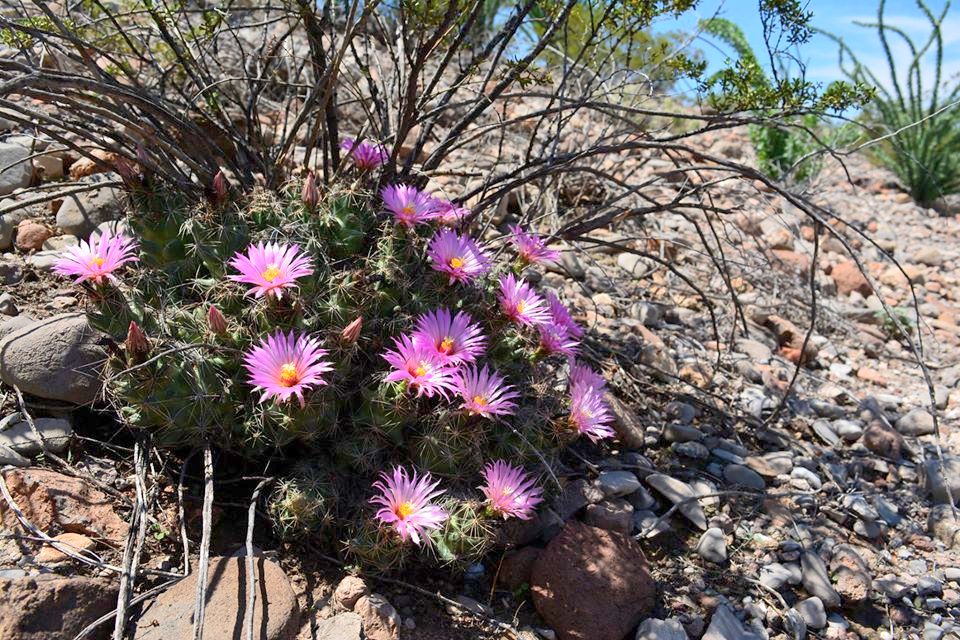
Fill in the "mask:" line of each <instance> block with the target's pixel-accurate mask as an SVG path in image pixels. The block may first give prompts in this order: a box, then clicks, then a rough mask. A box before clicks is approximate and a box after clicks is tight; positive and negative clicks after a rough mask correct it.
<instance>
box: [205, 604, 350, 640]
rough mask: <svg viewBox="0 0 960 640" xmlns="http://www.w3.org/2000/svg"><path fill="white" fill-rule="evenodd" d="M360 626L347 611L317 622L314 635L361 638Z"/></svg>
mask: <svg viewBox="0 0 960 640" xmlns="http://www.w3.org/2000/svg"><path fill="white" fill-rule="evenodd" d="M362 628H363V620H362V619H361V618H360V616H359V615H357V614H355V613H353V612H350V611H348V612H347V613H338V614H337V615H335V616H333V617H332V618H327V619H326V620H321V621H320V622H318V623H317V634H316V636H314V637H316V638H317V640H361V638H362V637H363V636H362V635H361V630H362ZM204 636H206V634H204Z"/></svg>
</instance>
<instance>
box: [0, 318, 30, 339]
mask: <svg viewBox="0 0 960 640" xmlns="http://www.w3.org/2000/svg"><path fill="white" fill-rule="evenodd" d="M34 322H36V321H35V320H34V319H33V318H31V317H30V316H28V315H25V314H20V315H18V316H14V317H12V318H10V319H9V320H4V321H3V322H0V340H2V339H3V338H5V337H6V336H7V335H9V334H11V333H13V332H14V331H16V330H17V329H21V328H23V327H26V326H27V325H30V324H33V323H34Z"/></svg>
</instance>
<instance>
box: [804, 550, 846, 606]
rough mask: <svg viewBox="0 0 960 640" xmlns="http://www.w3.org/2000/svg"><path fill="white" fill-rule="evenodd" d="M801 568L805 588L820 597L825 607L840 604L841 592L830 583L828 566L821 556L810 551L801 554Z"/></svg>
mask: <svg viewBox="0 0 960 640" xmlns="http://www.w3.org/2000/svg"><path fill="white" fill-rule="evenodd" d="M800 570H801V571H802V580H803V588H804V589H806V590H807V593H809V594H810V595H814V596H817V597H818V598H820V600H821V601H823V605H824V606H825V607H830V608H833V607H838V606H840V594H839V593H837V591H836V589H834V588H833V585H832V584H830V576H828V575H827V566H826V565H825V564H824V563H823V560H822V559H821V558H820V556H818V555H817V554H815V553H812V552H809V551H808V552H806V553H804V554H803V555H801V556H800Z"/></svg>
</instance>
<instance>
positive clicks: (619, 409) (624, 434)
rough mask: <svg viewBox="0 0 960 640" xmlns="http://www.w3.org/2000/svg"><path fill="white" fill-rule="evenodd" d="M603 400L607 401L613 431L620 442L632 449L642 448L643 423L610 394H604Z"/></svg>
mask: <svg viewBox="0 0 960 640" xmlns="http://www.w3.org/2000/svg"><path fill="white" fill-rule="evenodd" d="M604 399H605V400H606V401H607V406H608V407H609V408H610V411H611V413H613V417H614V421H613V429H614V431H616V432H617V437H618V438H619V439H620V441H621V442H622V443H623V444H624V445H625V446H627V447H630V448H632V449H640V448H643V446H644V427H643V423H642V422H640V419H639V418H638V417H637V416H636V414H635V413H634V412H633V410H632V409H631V408H630V407H628V406H627V405H626V404H624V403H623V402H621V401H620V399H619V398H617V397H616V396H615V395H613V394H612V393H606V394H604Z"/></svg>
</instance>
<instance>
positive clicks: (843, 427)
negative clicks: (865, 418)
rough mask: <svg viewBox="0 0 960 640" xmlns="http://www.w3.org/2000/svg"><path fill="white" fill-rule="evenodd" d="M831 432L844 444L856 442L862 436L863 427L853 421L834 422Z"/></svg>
mask: <svg viewBox="0 0 960 640" xmlns="http://www.w3.org/2000/svg"><path fill="white" fill-rule="evenodd" d="M833 430H834V431H836V432H837V435H838V436H840V437H841V438H842V439H843V440H844V441H845V442H856V441H857V440H859V439H860V436H862V435H863V425H861V424H859V423H857V422H854V421H853V420H834V421H833Z"/></svg>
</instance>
